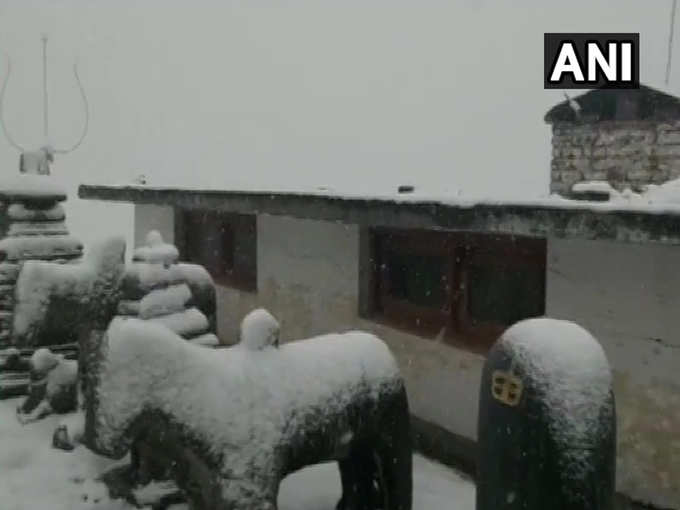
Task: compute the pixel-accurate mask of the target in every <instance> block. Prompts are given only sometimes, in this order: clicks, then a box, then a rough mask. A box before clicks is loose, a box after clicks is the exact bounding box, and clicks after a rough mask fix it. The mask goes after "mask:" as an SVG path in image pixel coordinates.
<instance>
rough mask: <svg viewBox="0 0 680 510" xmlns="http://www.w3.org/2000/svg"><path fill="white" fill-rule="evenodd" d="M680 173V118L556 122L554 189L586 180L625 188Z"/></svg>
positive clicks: (561, 189) (565, 191)
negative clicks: (668, 119) (661, 120)
mask: <svg viewBox="0 0 680 510" xmlns="http://www.w3.org/2000/svg"><path fill="white" fill-rule="evenodd" d="M678 177H680V122H679V121H676V122H673V123H654V122H646V121H628V122H621V121H607V122H598V123H590V124H586V123H584V124H574V123H557V124H555V125H554V126H553V138H552V164H551V179H550V191H551V192H553V193H560V194H569V192H570V191H571V187H572V186H573V185H574V184H575V183H577V182H581V181H609V183H610V184H611V185H612V186H613V187H614V188H616V189H617V190H619V191H622V190H623V189H625V188H627V187H630V188H632V189H634V190H635V189H639V188H641V187H642V186H644V185H646V184H660V183H662V182H665V181H668V180H671V179H676V178H678Z"/></svg>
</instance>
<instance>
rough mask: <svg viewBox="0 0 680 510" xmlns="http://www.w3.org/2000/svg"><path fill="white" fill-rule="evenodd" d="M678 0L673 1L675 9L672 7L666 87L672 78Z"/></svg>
mask: <svg viewBox="0 0 680 510" xmlns="http://www.w3.org/2000/svg"><path fill="white" fill-rule="evenodd" d="M677 4H678V0H673V7H671V30H670V33H669V34H668V62H666V85H668V82H669V80H670V77H671V55H672V53H673V32H674V31H675V8H676V7H677Z"/></svg>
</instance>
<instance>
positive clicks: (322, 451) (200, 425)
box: [81, 313, 412, 510]
mask: <svg viewBox="0 0 680 510" xmlns="http://www.w3.org/2000/svg"><path fill="white" fill-rule="evenodd" d="M253 319H254V320H253ZM267 321H269V323H267ZM271 321H274V319H273V318H272V317H271V316H268V314H263V313H258V316H257V317H252V316H251V317H250V318H249V321H244V327H245V329H246V331H241V337H242V339H245V342H244V343H243V344H237V345H235V346H233V347H229V348H225V349H219V350H216V351H215V350H208V349H205V348H201V347H199V346H195V345H192V344H190V343H188V342H186V341H184V340H183V339H182V338H181V337H179V336H177V335H176V334H174V333H172V332H171V331H169V330H167V329H166V328H163V327H161V326H159V325H157V324H149V323H148V322H144V321H142V320H139V319H136V318H116V319H114V320H113V322H112V323H111V324H110V326H109V328H108V329H107V330H106V331H99V332H94V333H93V334H92V335H91V337H90V338H89V339H88V340H87V341H86V342H85V343H84V344H83V345H82V347H81V349H82V350H83V351H84V358H83V359H84V362H85V363H87V370H86V374H87V376H86V377H87V379H88V381H87V383H86V384H85V386H84V388H85V393H84V402H85V426H84V436H83V441H84V442H85V444H86V445H87V446H88V447H89V448H91V449H92V450H93V451H95V452H98V453H100V454H103V455H106V456H109V457H113V458H121V457H122V456H124V455H125V453H126V452H127V451H128V449H129V448H130V445H131V444H132V443H133V442H135V441H136V440H138V438H140V437H143V438H144V441H145V442H146V443H147V444H149V445H150V447H151V448H152V449H153V451H156V452H159V453H160V454H161V455H163V456H165V458H167V462H168V466H169V468H170V472H171V473H172V477H173V478H174V479H175V480H176V482H177V484H178V486H179V487H180V488H181V489H182V490H183V491H184V493H185V494H186V495H187V497H188V499H189V502H190V505H191V508H194V509H203V510H208V509H210V510H227V509H229V510H264V509H271V510H273V509H275V508H276V504H277V495H278V490H279V484H280V482H281V480H282V479H283V478H284V477H285V476H286V475H288V474H290V473H292V472H294V471H296V470H299V469H301V468H303V467H305V466H308V465H311V464H316V463H320V462H325V461H337V462H338V464H339V468H340V473H341V481H342V490H343V493H342V499H341V500H340V502H339V503H338V508H339V509H341V510H350V509H351V510H377V509H382V510H410V509H411V503H412V457H411V455H412V454H411V439H410V427H409V407H408V402H407V397H406V390H405V386H404V382H403V380H402V378H401V376H400V373H399V371H398V368H397V365H396V362H395V360H394V358H393V357H392V355H391V353H390V351H389V350H388V348H387V346H386V345H385V344H384V343H383V342H382V341H381V340H379V339H378V338H376V337H375V336H373V335H370V334H367V333H362V332H349V333H345V334H330V335H324V336H319V337H315V338H310V339H308V340H300V341H296V342H290V343H286V344H283V345H278V324H276V323H275V321H274V322H271ZM248 324H251V325H253V324H254V325H255V326H256V327H257V331H256V332H255V333H253V332H252V331H249V328H250V326H249V325H248ZM258 331H259V332H263V333H264V334H265V335H267V338H264V339H256V338H254V336H256V335H257V334H258V333H257V332H258Z"/></svg>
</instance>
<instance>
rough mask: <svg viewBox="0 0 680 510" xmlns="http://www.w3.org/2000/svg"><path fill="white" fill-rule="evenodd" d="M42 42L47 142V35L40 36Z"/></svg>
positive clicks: (47, 135) (46, 137) (44, 115)
mask: <svg viewBox="0 0 680 510" xmlns="http://www.w3.org/2000/svg"><path fill="white" fill-rule="evenodd" d="M42 44H43V122H44V127H45V143H47V140H48V137H49V124H48V121H47V109H48V102H47V35H46V34H43V36H42Z"/></svg>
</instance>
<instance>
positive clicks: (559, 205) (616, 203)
mask: <svg viewBox="0 0 680 510" xmlns="http://www.w3.org/2000/svg"><path fill="white" fill-rule="evenodd" d="M93 186H99V185H93ZM577 186H578V187H579V188H578V189H579V190H580V191H582V192H583V191H599V192H601V191H603V190H605V189H606V190H607V191H609V190H610V188H611V187H610V186H608V185H607V186H604V185H603V184H601V183H593V182H584V183H580V184H579V185H577ZM104 187H106V188H108V189H113V190H116V189H118V190H120V191H123V190H125V189H128V190H157V191H164V190H167V191H170V190H172V191H176V190H182V191H187V192H207V193H216V192H219V191H224V192H237V193H259V194H268V193H271V194H272V195H303V196H312V197H315V196H318V197H326V198H332V199H347V200H351V199H357V200H378V201H388V202H395V203H403V204H408V203H411V204H418V203H428V204H430V203H436V204H442V205H450V206H454V207H474V206H479V205H486V206H519V207H536V208H553V209H554V208H556V209H581V210H582V209H586V210H592V211H596V212H598V211H599V212H613V211H630V212H640V213H657V214H660V213H669V214H680V178H679V179H675V180H672V181H668V182H666V183H664V184H660V185H649V186H647V188H646V189H645V190H644V191H643V192H641V193H636V192H633V191H631V190H625V191H623V192H617V191H616V190H614V189H613V188H611V194H610V199H609V200H608V201H586V200H575V199H571V198H565V197H562V196H560V195H557V194H552V195H548V194H545V195H533V196H529V195H522V194H518V193H506V192H504V191H500V192H494V193H492V194H488V195H471V194H465V193H464V192H463V191H461V190H453V189H448V190H447V189H441V190H435V189H432V188H428V189H426V188H421V187H419V186H418V185H415V186H414V190H413V191H412V192H408V193H399V192H398V185H395V186H394V187H393V188H386V187H383V188H373V189H367V188H362V189H358V188H357V187H356V186H353V187H351V188H338V187H335V188H334V187H329V186H318V187H288V188H287V187H277V188H273V187H267V186H259V187H258V186H232V187H229V186H220V187H219V188H216V187H215V186H214V185H205V186H201V185H200V183H199V182H197V183H194V184H192V185H191V184H186V183H182V184H180V185H177V186H172V185H168V186H155V185H151V184H149V185H129V184H120V185H105V186H104Z"/></svg>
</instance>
